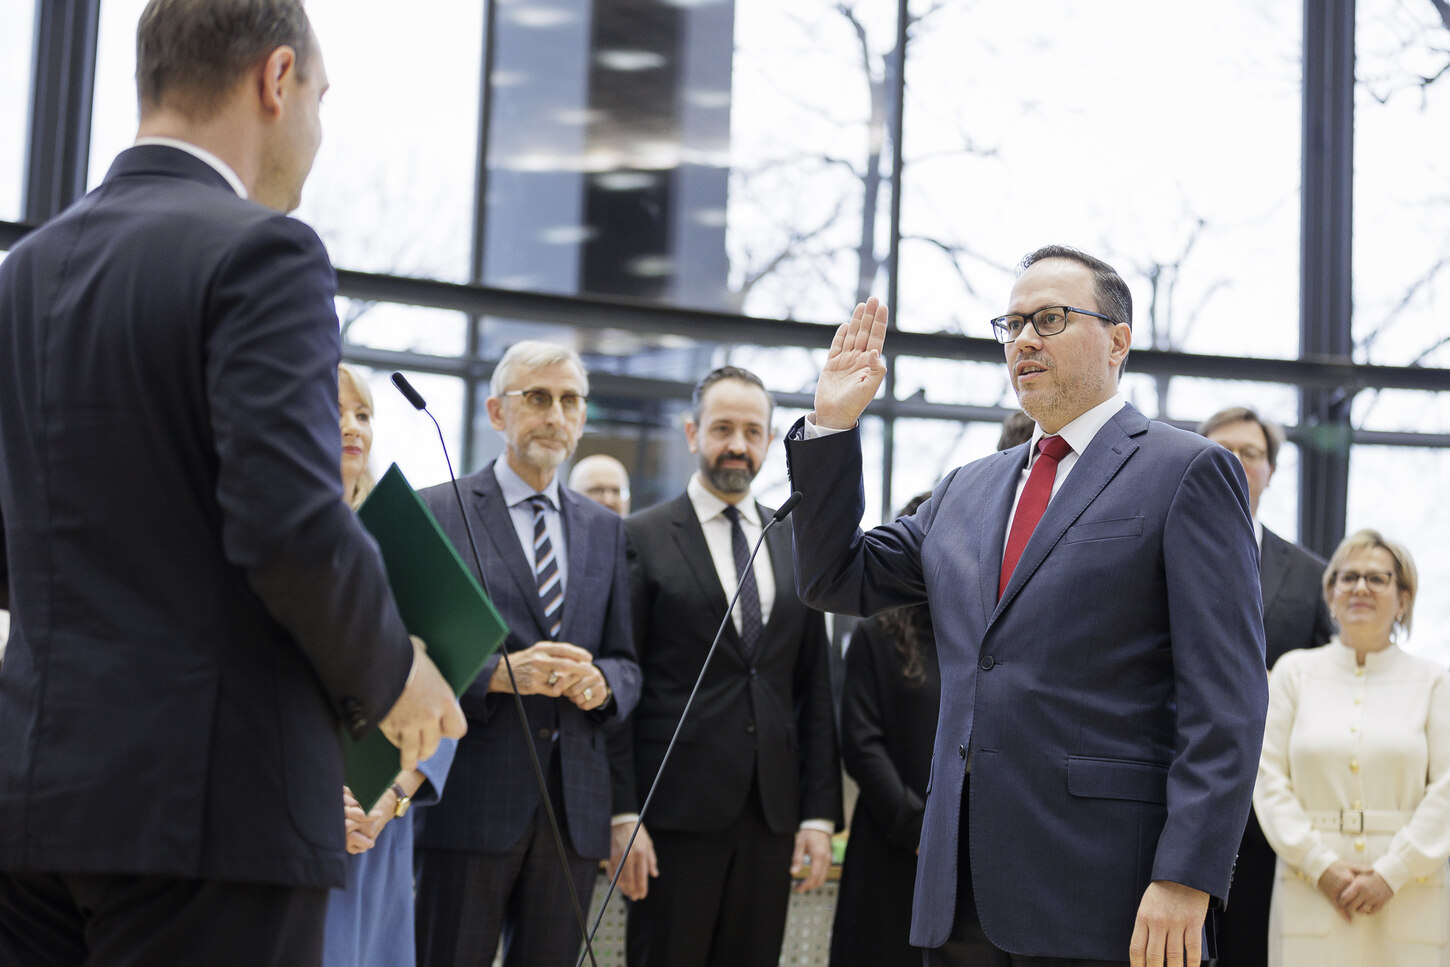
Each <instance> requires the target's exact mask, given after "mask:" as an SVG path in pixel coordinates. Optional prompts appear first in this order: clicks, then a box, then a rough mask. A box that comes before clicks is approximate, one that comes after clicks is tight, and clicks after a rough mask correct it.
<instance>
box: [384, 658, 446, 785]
mask: <svg viewBox="0 0 1450 967" xmlns="http://www.w3.org/2000/svg"><path fill="white" fill-rule="evenodd" d="M411 637H412V639H413V671H412V674H410V675H409V676H408V684H407V685H406V686H404V688H403V694H401V695H399V696H398V700H397V701H396V702H394V703H393V707H392V708H391V709H390V710H389V711H388V714H387V715H385V716H384V717H383V720H382V722H380V723H379V725H378V728H380V729H382V732H383V735H385V736H387V738H388V741H389V742H391V743H393V745H396V746H397V747H398V752H399V753H400V757H399V763H400V766H399V768H400V771H402V772H411V771H412V770H414V769H416V768H417V767H418V763H419V762H421V761H423V760H424V759H426V758H428V757H429V756H431V755H432V754H433V753H434V752H436V751H437V750H438V741H439V739H441V738H444V737H447V738H450V739H461V738H463V733H465V732H467V731H468V723H467V722H466V721H465V720H464V718H463V709H461V708H459V707H458V699H456V698H454V697H453V689H452V688H450V687H449V685H448V681H447V679H445V678H444V677H443V675H442V673H441V672H439V671H438V666H437V665H434V664H433V659H431V658H429V657H428V652H427V650H426V649H425V647H424V645H423V641H422V639H420V638H418V637H417V636H411Z"/></svg>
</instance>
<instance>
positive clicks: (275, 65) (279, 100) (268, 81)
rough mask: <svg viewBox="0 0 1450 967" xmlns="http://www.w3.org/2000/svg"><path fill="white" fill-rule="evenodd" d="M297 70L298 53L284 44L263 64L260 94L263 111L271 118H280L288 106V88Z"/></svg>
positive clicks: (269, 55)
mask: <svg viewBox="0 0 1450 967" xmlns="http://www.w3.org/2000/svg"><path fill="white" fill-rule="evenodd" d="M296 70H297V52H296V51H295V50H293V49H292V48H291V47H289V46H287V45H286V44H283V45H282V46H281V47H278V48H277V49H276V50H274V51H272V52H271V53H270V54H268V55H267V59H266V60H264V61H263V62H262V76H261V77H260V78H259V81H258V83H259V89H258V92H257V93H258V94H259V95H260V97H261V101H262V109H263V110H264V111H266V112H267V114H268V115H269V116H272V117H280V116H281V115H282V112H283V110H284V107H285V105H286V94H285V91H286V86H287V84H288V83H289V82H290V81H291V80H292V79H293V78H292V75H293V73H294V72H295V71H296Z"/></svg>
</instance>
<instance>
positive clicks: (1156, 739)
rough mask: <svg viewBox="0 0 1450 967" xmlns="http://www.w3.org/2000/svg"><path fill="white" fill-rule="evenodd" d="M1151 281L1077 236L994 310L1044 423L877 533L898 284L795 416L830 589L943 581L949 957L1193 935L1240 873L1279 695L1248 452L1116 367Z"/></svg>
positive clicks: (932, 831)
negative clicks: (868, 425)
mask: <svg viewBox="0 0 1450 967" xmlns="http://www.w3.org/2000/svg"><path fill="white" fill-rule="evenodd" d="M1131 318H1132V299H1131V295H1130V293H1129V291H1128V288H1127V286H1126V285H1125V284H1124V283H1123V281H1122V279H1121V278H1120V277H1119V276H1118V274H1117V273H1116V272H1115V271H1113V269H1112V267H1111V266H1109V265H1107V264H1106V263H1104V262H1102V261H1101V260H1099V259H1096V258H1093V257H1092V256H1090V255H1087V254H1085V253H1082V252H1079V251H1077V250H1075V249H1071V248H1067V247H1064V246H1050V247H1047V248H1043V249H1039V250H1038V251H1036V252H1033V253H1032V254H1030V255H1028V256H1027V257H1026V258H1025V259H1023V261H1022V265H1021V274H1020V275H1019V276H1018V278H1017V281H1016V284H1015V285H1014V286H1013V287H1012V292H1011V298H1010V302H1009V304H1008V306H1007V312H1006V314H1004V315H1002V316H1000V317H998V318H996V319H994V320H992V328H993V330H994V332H995V333H996V334H997V338H998V340H999V341H1000V342H1002V343H1003V346H1004V351H1005V355H1006V362H1007V368H1008V374H1009V376H1010V378H1011V382H1012V386H1013V388H1014V389H1015V390H1016V391H1017V396H1018V400H1019V401H1020V403H1021V406H1022V409H1023V410H1024V411H1026V412H1027V414H1028V415H1029V416H1031V417H1032V418H1033V420H1034V421H1035V422H1036V424H1037V426H1036V429H1035V430H1034V432H1033V436H1032V439H1031V441H1030V442H1029V443H1026V444H1021V445H1019V446H1017V447H1014V448H1011V449H1008V450H1005V451H1002V452H999V453H996V454H993V455H991V456H989V457H985V458H983V459H981V460H978V461H976V462H974V463H970V464H967V465H966V466H964V467H960V468H958V469H957V470H955V471H953V472H952V473H950V474H948V475H947V477H946V478H945V479H944V480H943V481H942V482H941V483H940V484H939V485H938V486H937V487H936V489H935V491H934V492H933V494H932V497H931V499H930V500H928V501H927V502H926V503H925V504H923V505H922V506H921V508H920V509H919V510H918V511H917V512H916V514H914V515H913V516H911V517H909V518H904V519H902V520H899V521H896V522H893V523H890V524H885V525H883V526H880V527H877V528H874V529H872V530H871V531H869V532H866V533H863V532H862V531H861V530H860V528H859V521H860V519H861V514H862V511H863V509H864V501H863V497H862V487H861V448H860V439H859V431H858V430H857V421H858V418H859V417H860V415H861V413H862V412H863V411H864V410H865V408H866V406H867V404H868V403H869V402H870V401H871V399H872V397H873V396H874V395H875V394H876V391H877V389H878V387H879V386H880V384H881V380H882V377H883V375H884V374H885V365H884V363H883V361H882V358H881V352H882V347H883V345H884V341H885V337H886V329H887V326H886V321H887V320H886V310H885V308H884V307H882V306H880V305H879V304H878V303H877V302H876V300H874V299H873V300H871V301H870V302H868V303H866V304H865V305H861V306H857V308H856V311H855V313H854V314H853V316H852V318H851V320H850V322H849V323H847V324H846V325H843V326H842V327H841V328H840V330H839V331H838V332H837V334H836V337H835V340H834V342H833V343H832V346H831V350H830V354H829V357H828V359H827V361H826V364H825V367H824V369H823V370H822V373H821V377H820V380H819V382H818V384H817V387H816V400H815V411H814V413H812V414H810V415H808V416H807V417H805V418H804V419H802V420H801V421H800V422H798V423H797V424H796V426H795V427H794V428H793V429H792V431H791V433H790V434H789V436H788V438H787V442H786V448H787V456H788V458H789V466H790V470H791V478H792V481H793V482H794V484H795V486H796V489H798V490H800V491H801V492H802V493H803V494H804V500H803V502H802V503H801V506H800V507H798V508H797V509H796V511H795V515H794V517H793V521H794V527H795V553H796V560H797V569H796V575H797V581H798V582H799V586H800V589H801V596H802V598H803V599H804V600H805V601H806V602H807V603H808V604H810V605H812V606H814V607H817V608H822V609H829V610H832V611H842V612H847V613H852V614H875V613H879V612H881V611H883V610H886V609H888V608H893V607H900V606H902V605H907V604H918V603H921V602H925V603H927V604H928V605H929V606H930V608H931V611H932V623H933V625H934V626H935V628H936V629H937V647H938V657H939V659H940V662H941V675H942V705H941V714H940V717H939V720H938V727H937V737H936V745H935V748H934V750H933V754H932V780H931V787H930V789H929V791H928V798H927V803H926V817H925V821H924V825H923V830H922V842H921V849H920V855H921V864H920V866H919V869H918V876H917V886H916V896H915V904H914V908H913V915H912V920H913V922H912V942H913V943H915V944H917V945H919V946H922V947H926V948H931V949H930V950H929V952H928V962H929V963H931V964H951V965H958V964H973V965H975V964H1008V963H1014V964H1015V963H1025V962H1029V961H1027V960H1024V958H1042V959H1041V960H1037V959H1032V960H1030V963H1033V964H1039V963H1050V964H1077V963H1090V962H1094V961H1106V962H1112V963H1123V962H1129V963H1132V964H1133V965H1135V967H1137V965H1144V964H1147V965H1154V967H1156V965H1161V964H1164V963H1168V964H1182V963H1185V962H1188V963H1196V962H1198V961H1199V960H1200V959H1202V958H1204V957H1206V956H1208V955H1209V954H1208V952H1207V951H1206V950H1205V948H1204V943H1203V940H1204V936H1205V931H1204V924H1205V915H1206V913H1207V911H1208V909H1209V907H1210V905H1216V904H1221V903H1222V902H1223V900H1224V899H1225V897H1226V896H1227V893H1228V888H1229V881H1230V879H1231V874H1232V870H1233V863H1234V852H1235V849H1236V848H1237V846H1238V840H1239V834H1240V832H1241V831H1242V830H1243V824H1244V819H1245V817H1246V816H1247V813H1248V805H1249V798H1250V795H1251V792H1252V788H1253V782H1254V776H1255V773H1256V770H1257V767H1258V752H1259V743H1260V738H1261V735H1262V731H1263V721H1264V712H1265V708H1266V705H1267V688H1266V681H1265V678H1264V673H1263V661H1264V645H1263V626H1262V622H1261V619H1260V611H1259V589H1258V561H1257V552H1256V549H1255V546H1254V539H1253V529H1252V526H1251V524H1250V517H1249V506H1248V500H1247V495H1246V493H1245V484H1244V476H1243V468H1242V467H1241V466H1240V465H1239V463H1238V461H1237V460H1235V459H1233V457H1232V456H1231V455H1230V454H1228V453H1227V452H1226V451H1224V450H1223V449H1222V448H1220V447H1216V446H1213V445H1211V444H1209V443H1208V442H1207V441H1205V440H1204V439H1203V438H1201V437H1199V436H1197V435H1196V434H1192V433H1187V432H1185V431H1181V430H1178V429H1175V428H1173V427H1170V426H1168V425H1166V424H1163V423H1156V422H1152V421H1149V420H1148V419H1146V418H1145V417H1144V416H1143V415H1142V414H1140V413H1139V412H1138V411H1137V410H1136V409H1134V408H1133V407H1132V406H1131V405H1129V404H1128V403H1127V402H1126V401H1125V400H1124V399H1123V397H1122V396H1121V395H1119V393H1118V377H1119V374H1120V373H1121V372H1122V367H1123V363H1124V361H1125V359H1126V357H1127V354H1128V349H1129V346H1130V344H1131V340H1132V336H1131V333H1132V330H1131V326H1130V321H1131Z"/></svg>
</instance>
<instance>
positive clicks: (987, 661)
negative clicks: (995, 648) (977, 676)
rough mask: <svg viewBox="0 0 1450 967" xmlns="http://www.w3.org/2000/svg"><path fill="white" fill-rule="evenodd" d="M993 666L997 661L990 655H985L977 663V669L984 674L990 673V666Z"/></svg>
mask: <svg viewBox="0 0 1450 967" xmlns="http://www.w3.org/2000/svg"><path fill="white" fill-rule="evenodd" d="M995 664H997V659H995V658H993V657H992V656H991V655H987V656H985V657H984V658H983V659H982V660H981V661H979V662H977V667H978V668H980V669H982V671H984V672H985V671H990V670H991V668H992V666H993V665H995Z"/></svg>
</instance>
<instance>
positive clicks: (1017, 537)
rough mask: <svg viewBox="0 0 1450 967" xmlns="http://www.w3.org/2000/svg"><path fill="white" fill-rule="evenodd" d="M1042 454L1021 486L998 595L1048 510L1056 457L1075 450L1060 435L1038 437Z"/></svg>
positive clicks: (1005, 585)
mask: <svg viewBox="0 0 1450 967" xmlns="http://www.w3.org/2000/svg"><path fill="white" fill-rule="evenodd" d="M1037 449H1038V451H1039V452H1040V453H1041V454H1042V455H1041V456H1039V457H1038V458H1037V462H1036V463H1034V464H1033V465H1032V472H1031V473H1029V474H1028V475H1027V485H1026V486H1025V487H1023V488H1022V497H1021V499H1019V500H1018V501H1017V513H1016V514H1015V515H1013V517H1012V529H1011V530H1010V531H1009V532H1008V533H1007V550H1006V552H1005V553H1004V554H1003V555H1002V581H1001V583H1000V584H998V585H997V597H998V599H999V600H1000V599H1001V597H1002V592H1003V591H1006V590H1007V582H1008V581H1010V580H1012V571H1013V570H1014V569H1015V568H1016V567H1017V562H1018V561H1019V560H1021V559H1022V552H1023V551H1024V550H1026V549H1027V541H1028V539H1029V538H1030V537H1031V536H1032V532H1033V531H1034V530H1035V529H1036V528H1037V522H1038V521H1039V520H1041V519H1042V515H1043V513H1044V512H1045V511H1046V510H1047V501H1048V500H1049V499H1050V498H1051V497H1052V482H1053V480H1055V479H1056V478H1057V461H1059V460H1061V459H1062V458H1063V457H1065V456H1067V455H1068V454H1069V453H1071V452H1072V447H1070V446H1068V445H1067V441H1066V440H1064V439H1063V438H1062V437H1060V436H1045V437H1043V438H1042V439H1041V440H1038V441H1037Z"/></svg>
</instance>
